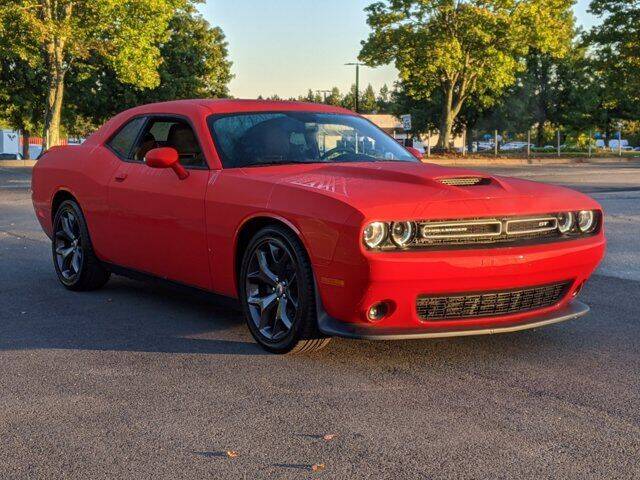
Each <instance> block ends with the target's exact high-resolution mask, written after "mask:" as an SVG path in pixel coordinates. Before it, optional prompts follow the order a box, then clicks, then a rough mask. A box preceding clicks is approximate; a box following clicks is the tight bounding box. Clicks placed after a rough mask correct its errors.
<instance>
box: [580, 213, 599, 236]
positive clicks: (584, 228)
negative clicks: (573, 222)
mask: <svg viewBox="0 0 640 480" xmlns="http://www.w3.org/2000/svg"><path fill="white" fill-rule="evenodd" d="M595 218H596V216H595V215H594V214H593V211H592V210H582V211H580V212H578V228H579V229H580V231H581V232H582V233H588V232H590V231H592V230H593V229H594V227H595V225H596V222H595Z"/></svg>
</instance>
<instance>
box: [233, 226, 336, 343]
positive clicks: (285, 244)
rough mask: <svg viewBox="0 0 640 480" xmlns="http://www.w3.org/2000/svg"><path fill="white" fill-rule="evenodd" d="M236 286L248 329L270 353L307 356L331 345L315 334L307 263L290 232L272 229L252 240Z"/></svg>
mask: <svg viewBox="0 0 640 480" xmlns="http://www.w3.org/2000/svg"><path fill="white" fill-rule="evenodd" d="M239 287H240V288H239V290H240V299H241V302H242V308H243V311H244V315H245V318H246V321H247V325H248V327H249V330H250V331H251V334H252V335H253V337H254V338H255V339H256V341H257V342H258V343H259V344H260V345H261V346H262V347H263V348H264V349H266V350H268V351H269V352H272V353H279V354H285V353H288V354H294V353H308V352H313V351H317V350H320V349H322V348H324V347H325V346H326V345H327V344H328V343H329V341H330V340H331V339H330V338H327V337H325V336H323V335H322V334H320V332H319V331H318V325H317V314H316V301H315V293H314V292H315V290H314V283H313V272H312V270H311V264H310V262H309V259H308V257H307V254H306V252H305V250H304V247H303V246H302V244H301V243H300V241H299V240H298V238H297V237H296V236H295V235H294V234H293V233H291V232H290V231H289V230H287V229H285V228H283V227H280V226H270V227H266V228H263V229H262V230H260V231H259V232H258V233H257V234H256V235H255V236H254V237H253V239H252V240H251V242H250V243H249V246H248V247H247V249H246V250H245V253H244V257H243V260H242V266H241V269H240V285H239Z"/></svg>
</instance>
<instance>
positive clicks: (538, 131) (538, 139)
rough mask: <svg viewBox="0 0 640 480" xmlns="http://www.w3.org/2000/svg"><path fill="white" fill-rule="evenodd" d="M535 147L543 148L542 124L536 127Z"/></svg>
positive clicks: (539, 123)
mask: <svg viewBox="0 0 640 480" xmlns="http://www.w3.org/2000/svg"><path fill="white" fill-rule="evenodd" d="M536 145H538V147H544V123H543V122H538V126H537V127H536Z"/></svg>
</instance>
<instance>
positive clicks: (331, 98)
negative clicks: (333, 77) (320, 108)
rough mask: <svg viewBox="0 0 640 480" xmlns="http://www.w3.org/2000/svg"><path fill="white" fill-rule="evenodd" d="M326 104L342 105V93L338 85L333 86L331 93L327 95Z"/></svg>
mask: <svg viewBox="0 0 640 480" xmlns="http://www.w3.org/2000/svg"><path fill="white" fill-rule="evenodd" d="M327 104H329V105H333V106H334V107H339V106H341V105H342V94H341V93H340V89H339V88H338V87H333V88H332V89H331V93H330V94H329V95H328V96H327Z"/></svg>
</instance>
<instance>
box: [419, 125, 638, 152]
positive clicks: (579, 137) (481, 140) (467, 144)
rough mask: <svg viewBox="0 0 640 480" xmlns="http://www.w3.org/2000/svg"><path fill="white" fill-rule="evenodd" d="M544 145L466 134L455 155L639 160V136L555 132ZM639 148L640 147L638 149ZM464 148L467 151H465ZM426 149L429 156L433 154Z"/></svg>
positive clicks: (503, 135) (504, 135) (529, 138)
mask: <svg viewBox="0 0 640 480" xmlns="http://www.w3.org/2000/svg"><path fill="white" fill-rule="evenodd" d="M545 133H547V135H546V136H545V138H544V141H543V142H541V143H538V144H536V141H535V140H534V133H533V131H531V132H517V133H514V132H501V131H497V130H494V131H492V132H484V131H476V130H474V131H473V132H469V133H467V132H466V131H465V132H463V133H462V135H461V137H462V138H460V137H458V141H457V142H456V144H455V147H454V149H453V150H454V151H455V152H457V153H458V154H461V155H471V156H482V157H524V158H544V157H554V156H555V157H586V158H591V157H612V156H618V157H639V158H640V140H638V138H639V137H638V135H637V134H636V135H632V134H629V135H628V137H627V136H625V134H624V133H622V132H617V133H616V135H615V136H614V137H613V138H609V139H605V138H603V137H602V136H601V135H598V134H594V133H593V132H585V133H565V132H562V131H560V130H558V131H556V132H554V138H553V140H551V139H550V137H549V135H548V133H549V132H545ZM636 144H637V145H636ZM463 145H464V147H463ZM432 148H433V147H431V148H428V147H427V148H425V155H427V156H429V155H430V154H431V153H432Z"/></svg>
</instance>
